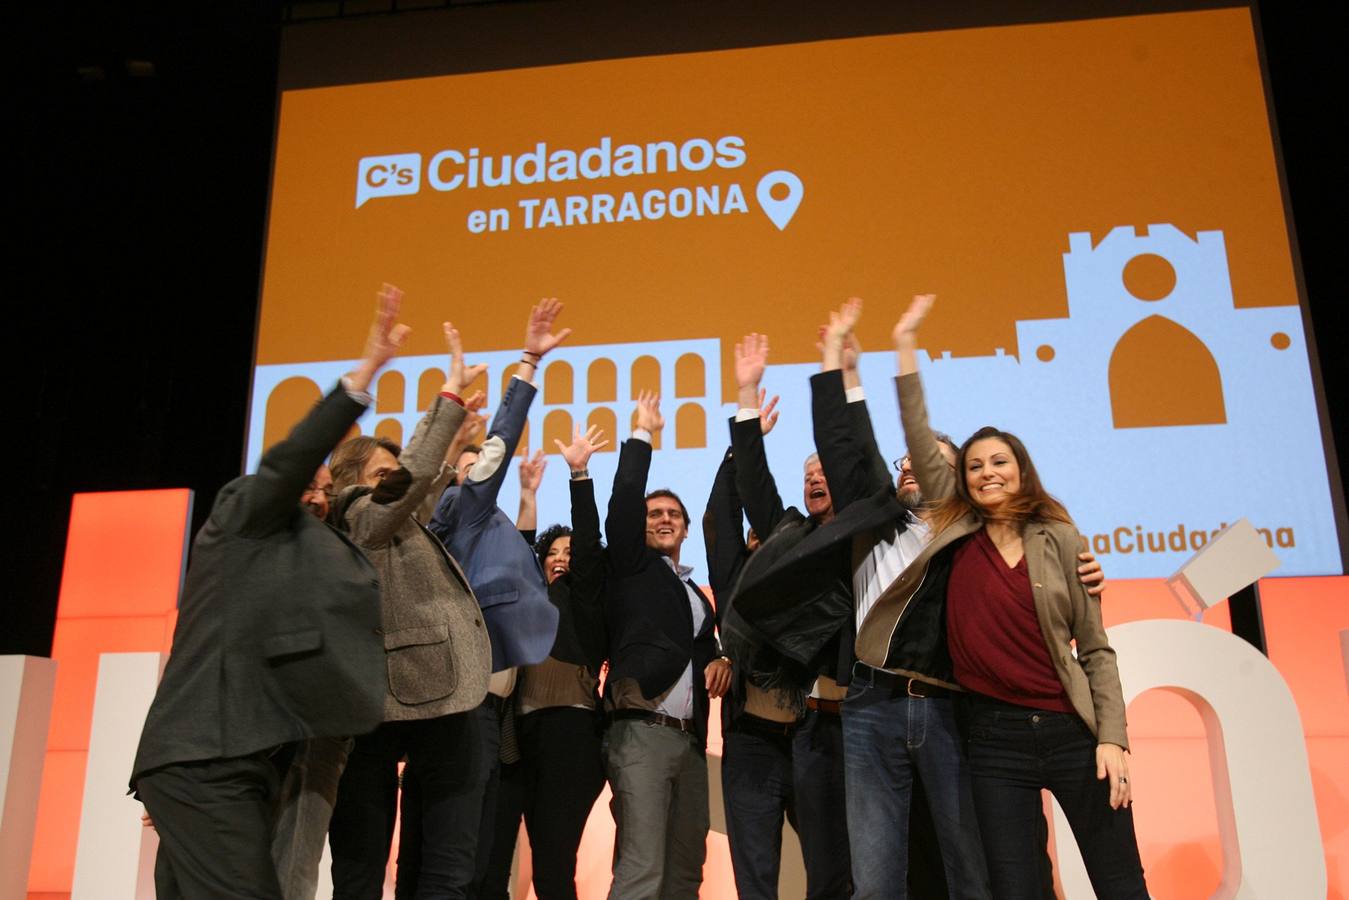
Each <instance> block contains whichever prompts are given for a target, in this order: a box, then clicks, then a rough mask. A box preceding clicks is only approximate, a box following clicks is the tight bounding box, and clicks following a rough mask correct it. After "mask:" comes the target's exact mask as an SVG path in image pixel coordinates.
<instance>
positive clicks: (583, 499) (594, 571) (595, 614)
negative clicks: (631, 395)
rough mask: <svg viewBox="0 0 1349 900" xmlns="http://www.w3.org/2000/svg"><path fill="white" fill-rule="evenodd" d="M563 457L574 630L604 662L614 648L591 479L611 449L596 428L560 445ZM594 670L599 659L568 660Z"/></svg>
mask: <svg viewBox="0 0 1349 900" xmlns="http://www.w3.org/2000/svg"><path fill="white" fill-rule="evenodd" d="M555 443H556V444H557V446H558V452H559V453H561V454H562V458H563V459H564V460H565V461H566V463H567V467H568V468H569V469H570V472H571V481H570V483H569V487H570V490H571V570H570V571H569V572H568V573H567V576H566V578H567V590H568V601H569V602H568V608H567V610H566V612H565V613H564V615H567V616H569V617H570V619H571V626H572V631H573V633H574V634H576V636H577V637H578V638H579V639H580V640H581V643H582V646H584V647H587V648H590V649H589V650H588V651H587V652H588V653H590V654H592V655H593V656H595V657H597V658H599V659H602V658H603V656H604V652H605V651H604V648H605V647H606V646H607V645H608V640H607V638H606V637H605V633H606V632H605V622H604V582H605V571H606V563H605V556H604V547H603V546H602V545H601V544H600V513H599V510H598V509H596V507H595V482H594V481H593V480H592V479H591V478H590V457H591V455H592V454H593V453H594V452H595V451H596V450H599V449H600V448H601V447H606V446H608V444H609V442H608V441H607V440H605V439H604V432H603V431H602V430H601V429H599V428H597V427H596V426H594V425H592V426H590V428H588V429H587V430H586V433H585V434H582V433H581V429H580V428H579V427H578V428H576V429H575V432H574V434H573V436H572V442H571V443H570V444H567V445H563V444H562V442H561V441H555ZM566 661H567V662H576V663H578V664H586V665H592V664H594V663H595V662H596V660H595V659H581V660H570V659H569V660H566Z"/></svg>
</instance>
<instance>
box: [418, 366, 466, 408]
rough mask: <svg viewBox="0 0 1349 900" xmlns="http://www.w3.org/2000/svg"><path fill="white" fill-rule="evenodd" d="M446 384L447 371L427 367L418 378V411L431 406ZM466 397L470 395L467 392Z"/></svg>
mask: <svg viewBox="0 0 1349 900" xmlns="http://www.w3.org/2000/svg"><path fill="white" fill-rule="evenodd" d="M444 384H445V373H444V372H442V371H441V370H440V369H427V370H426V371H425V372H423V373H422V375H421V377H420V378H418V379H417V411H418V412H422V411H424V410H428V409H430V408H431V404H432V403H435V402H436V397H437V395H439V394H440V389H441V387H442V386H444ZM464 396H465V397H467V396H468V395H467V394H465V395H464Z"/></svg>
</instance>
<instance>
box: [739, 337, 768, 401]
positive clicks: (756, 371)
mask: <svg viewBox="0 0 1349 900" xmlns="http://www.w3.org/2000/svg"><path fill="white" fill-rule="evenodd" d="M767 364H768V335H766V334H757V333H756V334H747V335H745V337H744V338H743V339H742V340H741V341H740V343H738V344H736V345H735V382H736V384H737V385H739V386H740V387H742V388H745V387H753V388H758V387H759V382H760V381H762V380H763V371H764V366H766V365H767Z"/></svg>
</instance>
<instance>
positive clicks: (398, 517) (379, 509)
mask: <svg viewBox="0 0 1349 900" xmlns="http://www.w3.org/2000/svg"><path fill="white" fill-rule="evenodd" d="M444 329H445V344H446V347H447V349H448V350H449V357H450V368H449V377H448V378H446V379H445V382H444V383H443V384H442V385H441V386H440V396H438V397H436V399H435V400H434V401H433V402H432V404H431V408H430V409H428V410H427V411H426V415H424V416H422V419H421V421H420V422H418V423H417V429H416V431H414V432H413V434H412V438H411V439H410V440H409V441H408V444H407V447H405V448H404V449H403V452H402V454H401V455H400V456H399V457H398V464H399V469H398V470H396V471H395V472H393V473H391V474H390V475H389V476H387V477H386V478H385V480H384V482H383V483H381V484H380V485H379V487H377V488H375V490H374V491H373V492H372V493H371V494H369V495H368V496H366V497H362V498H361V499H359V500H357V501H356V503H355V504H353V505H352V507H351V509H350V510H348V512H347V514H346V519H347V524H348V525H349V526H350V528H351V537H352V540H354V541H355V542H356V543H358V544H360V545H361V546H363V547H382V546H384V545H386V544H387V543H389V541H391V540H393V536H394V535H395V534H397V533H398V530H399V529H400V528H402V527H403V524H404V522H405V521H406V520H407V519H408V518H409V517H410V516H412V515H413V514H414V513H416V512H417V510H418V509H419V508H420V506H421V505H422V500H423V499H424V498H425V497H426V494H427V492H428V491H430V489H431V485H432V484H433V483H434V482H435V481H436V479H437V478H438V477H439V476H440V474H441V469H442V468H443V466H444V461H445V452H446V450H447V449H448V447H449V446H450V442H451V441H452V440H453V439H454V436H455V434H456V433H457V432H458V431H459V426H460V425H461V424H463V421H464V418H465V416H466V414H467V411H466V410H465V408H464V402H463V400H462V399H460V397H459V394H460V392H461V391H462V390H463V389H464V385H465V384H469V383H471V382H472V381H473V379H475V378H477V377H478V376H479V375H481V374H482V372H483V371H484V370H485V369H486V366H482V365H478V366H468V367H466V366H465V365H464V347H463V342H462V341H461V339H460V337H459V331H458V329H456V328H455V327H454V325H452V324H451V323H449V322H446V323H444ZM395 479H397V480H401V481H403V482H404V483H403V484H397V483H395Z"/></svg>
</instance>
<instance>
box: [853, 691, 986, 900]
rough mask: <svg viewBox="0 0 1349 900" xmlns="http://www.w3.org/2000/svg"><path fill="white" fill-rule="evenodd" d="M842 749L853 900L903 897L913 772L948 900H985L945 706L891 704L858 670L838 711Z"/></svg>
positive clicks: (961, 761) (894, 700) (914, 700)
mask: <svg viewBox="0 0 1349 900" xmlns="http://www.w3.org/2000/svg"><path fill="white" fill-rule="evenodd" d="M843 743H844V747H845V748H846V750H847V757H846V768H845V771H846V773H847V791H848V841H849V844H850V845H851V849H852V870H853V891H854V893H853V897H854V900H869V898H881V897H885V898H897V900H905V898H906V897H907V896H908V887H907V884H906V879H907V876H908V854H909V801H910V799H911V795H912V790H913V775H914V772H915V770H916V771H917V772H918V774H919V776H920V777H921V778H922V779H923V787H924V788H925V789H926V790H927V797H928V805H929V807H930V809H931V811H932V824H933V826H934V827H935V829H936V832H937V842H938V844H939V845H940V846H941V851H942V867H943V869H944V870H945V872H946V884H947V887H948V889H949V890H950V896H951V897H952V898H957V900H963V898H978V900H986V898H989V897H991V896H992V895H991V894H990V892H989V887H988V875H987V869H986V868H985V865H984V853H983V848H982V847H981V845H980V842H979V827H978V824H977V822H976V817H975V811H974V797H973V794H972V791H971V787H970V776H969V770H968V768H967V766H966V763H965V757H964V754H963V753H962V752H961V739H960V735H959V733H958V732H957V730H956V722H955V714H954V711H953V709H952V702H951V700H950V698H948V697H936V698H921V697H910V696H908V695H907V694H901V695H899V696H895V695H893V694H892V692H891V690H890V689H889V688H887V687H882V686H877V685H875V684H874V683H872V681H871V680H870V670H869V669H867V668H866V667H864V666H861V665H859V666H858V667H857V671H856V672H855V673H854V675H853V680H852V683H851V684H850V685H849V686H848V699H847V700H846V701H845V702H844V704H843Z"/></svg>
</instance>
